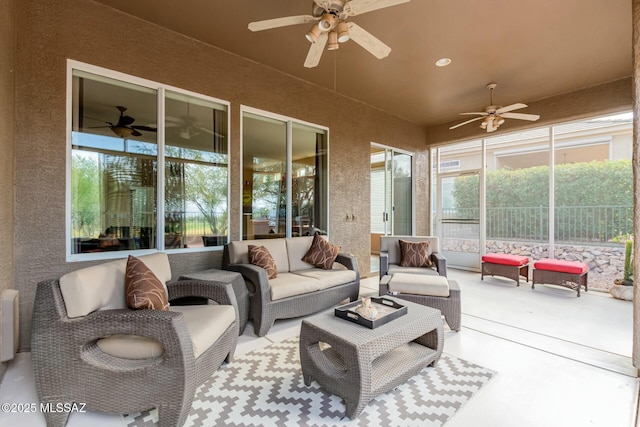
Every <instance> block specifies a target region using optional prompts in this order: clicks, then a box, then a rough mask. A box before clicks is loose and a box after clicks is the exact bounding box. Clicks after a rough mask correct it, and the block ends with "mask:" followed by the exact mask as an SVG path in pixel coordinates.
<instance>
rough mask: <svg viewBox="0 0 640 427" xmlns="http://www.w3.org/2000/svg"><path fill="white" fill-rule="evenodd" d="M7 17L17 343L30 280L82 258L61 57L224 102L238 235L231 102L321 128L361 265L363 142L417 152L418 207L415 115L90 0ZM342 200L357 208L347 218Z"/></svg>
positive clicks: (422, 184) (337, 211) (424, 173)
mask: <svg viewBox="0 0 640 427" xmlns="http://www.w3.org/2000/svg"><path fill="white" fill-rule="evenodd" d="M220 19H223V17H221V18H220ZM17 24H18V34H17V45H18V46H19V49H18V50H17V51H16V59H17V74H16V75H17V77H16V95H17V96H16V129H17V130H16V139H17V140H18V141H20V143H19V144H17V146H16V152H15V158H16V164H17V168H16V181H17V183H16V187H15V191H16V206H15V213H16V218H17V219H16V229H15V234H16V236H17V238H16V242H15V252H16V263H15V282H16V287H17V288H18V289H19V290H20V292H21V296H20V301H21V349H23V350H24V349H27V348H29V346H30V326H31V322H30V320H31V310H32V304H33V297H34V293H35V288H36V284H37V283H38V282H39V281H41V280H43V279H46V278H52V277H58V276H60V275H61V274H63V273H66V272H68V271H72V270H75V269H78V268H81V267H84V266H86V265H89V263H66V262H65V120H66V111H65V102H66V98H65V96H66V86H65V85H66V64H67V62H66V61H67V58H70V59H74V60H78V61H82V62H86V63H89V64H93V65H98V66H101V67H105V68H109V69H113V70H116V71H120V72H124V73H128V74H131V75H134V76H138V77H143V78H146V79H149V80H153V81H157V82H161V83H166V84H170V85H173V86H176V87H180V88H183V89H188V90H191V91H194V92H198V93H202V94H206V95H209V96H213V97H216V98H221V99H225V100H228V101H230V102H231V109H230V113H231V132H230V134H231V195H232V198H231V202H232V204H231V212H230V214H231V215H230V218H231V227H230V232H231V237H232V238H234V239H237V238H239V235H240V234H239V224H240V203H241V197H240V190H241V189H240V177H239V173H240V156H239V153H240V105H241V104H243V105H248V106H251V107H255V108H260V109H264V110H267V111H271V112H274V113H278V114H282V115H286V116H290V117H293V118H296V119H300V120H304V121H308V122H312V123H317V124H319V125H323V126H327V127H329V129H330V166H329V167H330V176H329V178H330V188H329V191H330V193H329V194H330V196H329V197H330V198H329V206H330V228H329V233H330V237H331V240H332V241H333V242H334V243H336V244H339V245H341V246H342V247H343V248H344V250H345V251H348V252H351V253H354V254H355V255H356V256H357V257H358V261H359V264H360V271H361V274H363V275H367V274H368V272H369V271H368V270H369V245H370V241H369V197H370V196H369V192H370V190H369V184H368V182H369V181H368V178H369V152H370V150H369V148H370V143H371V142H373V141H375V142H377V143H380V144H386V145H390V146H394V147H398V148H403V149H407V150H412V151H415V152H416V159H417V160H418V165H419V166H418V170H417V171H416V176H417V188H416V194H417V195H418V197H417V201H416V205H417V210H418V212H428V209H427V207H428V203H427V200H428V197H427V196H428V188H429V186H428V167H427V163H423V162H426V160H427V154H426V151H425V150H426V145H425V130H424V129H423V128H421V127H419V126H416V125H414V124H411V123H408V122H406V121H403V120H400V119H398V118H396V117H393V116H390V115H388V114H385V113H383V112H381V111H378V110H375V109H372V108H370V107H368V106H366V105H364V104H361V103H358V102H354V101H352V100H350V99H347V98H345V97H342V96H340V95H339V94H336V93H334V92H332V91H329V90H325V89H322V88H319V87H317V86H313V85H310V84H307V83H304V82H302V81H300V80H298V79H294V78H291V77H289V76H287V75H285V74H282V73H280V72H278V71H275V70H273V69H270V68H267V67H264V66H261V65H259V64H256V63H254V62H252V61H248V60H245V59H243V58H240V57H238V56H236V55H232V54H229V53H227V52H224V51H222V50H220V49H217V48H215V47H212V46H209V45H206V44H203V43H200V42H197V41H194V40H192V39H188V38H186V37H182V36H180V35H178V34H176V33H173V32H170V31H167V30H164V29H162V28H159V27H157V26H155V25H151V24H148V23H146V22H144V21H141V20H138V19H136V18H133V17H131V16H128V15H124V14H122V13H120V12H117V11H115V10H112V9H109V8H107V7H104V6H102V5H100V4H97V3H94V2H92V1H89V0H39V1H35V0H23V1H21V2H19V3H18V4H17ZM212 25H215V22H212ZM3 27H4V26H3ZM3 31H4V30H3ZM3 87H4V83H3ZM345 118H348V119H345ZM9 157H10V156H9ZM3 197H4V196H3ZM345 210H347V211H349V212H352V213H353V214H354V215H355V216H356V218H357V219H356V220H355V221H349V222H347V221H346V220H345V219H344V216H343V215H342V213H344V211H345ZM417 219H418V222H417V232H418V233H425V232H426V230H427V223H428V218H427V215H417ZM170 260H171V264H172V270H173V273H174V276H177V275H179V274H181V273H185V272H188V271H193V270H196V269H203V268H210V267H215V266H218V265H219V253H216V254H212V253H210V252H209V253H201V254H179V255H172V256H171V257H170ZM3 262H4V261H3Z"/></svg>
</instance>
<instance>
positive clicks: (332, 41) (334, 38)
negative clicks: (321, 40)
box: [327, 31, 340, 50]
mask: <svg viewBox="0 0 640 427" xmlns="http://www.w3.org/2000/svg"><path fill="white" fill-rule="evenodd" d="M339 47H340V45H339V44H338V33H336V32H335V31H331V32H330V33H329V41H328V42H327V50H336V49H338V48H339Z"/></svg>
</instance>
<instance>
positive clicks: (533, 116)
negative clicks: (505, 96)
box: [500, 113, 540, 122]
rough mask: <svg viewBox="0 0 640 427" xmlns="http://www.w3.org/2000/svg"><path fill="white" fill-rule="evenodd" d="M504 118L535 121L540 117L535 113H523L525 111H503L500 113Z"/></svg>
mask: <svg viewBox="0 0 640 427" xmlns="http://www.w3.org/2000/svg"><path fill="white" fill-rule="evenodd" d="M500 115H501V116H502V117H504V118H505V119H520V120H530V121H532V122H535V121H536V120H538V119H539V118H540V116H539V115H537V114H525V113H504V114H500Z"/></svg>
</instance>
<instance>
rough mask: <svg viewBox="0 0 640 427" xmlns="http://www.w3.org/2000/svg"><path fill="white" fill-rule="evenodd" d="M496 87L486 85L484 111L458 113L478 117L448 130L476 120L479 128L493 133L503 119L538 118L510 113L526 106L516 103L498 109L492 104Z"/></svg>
mask: <svg viewBox="0 0 640 427" xmlns="http://www.w3.org/2000/svg"><path fill="white" fill-rule="evenodd" d="M497 86H498V84H497V83H489V84H488V85H487V89H489V93H490V104H491V105H489V106H488V107H486V108H485V109H484V111H483V112H471V113H460V115H463V116H466V115H478V116H480V117H475V118H473V119H471V120H467V121H465V122H462V123H458V124H457V125H454V126H451V127H450V128H449V129H455V128H458V127H460V126H464V125H466V124H467V123H472V122H475V121H476V120H482V123H480V127H481V128H482V129H486V130H487V132H493V131H495V130H496V129H498V127H500V125H501V124H503V123H504V119H519V120H529V121H532V122H535V121H536V120H538V119H539V118H540V116H539V115H537V114H525V113H511V111H514V110H519V109H521V108H526V107H527V104H522V103H517V104H511V105H507V106H506V107H500V106H498V105H494V104H493V90H494V89H495V88H496V87H497Z"/></svg>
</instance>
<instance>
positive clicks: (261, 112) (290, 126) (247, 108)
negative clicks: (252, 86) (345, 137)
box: [238, 105, 331, 239]
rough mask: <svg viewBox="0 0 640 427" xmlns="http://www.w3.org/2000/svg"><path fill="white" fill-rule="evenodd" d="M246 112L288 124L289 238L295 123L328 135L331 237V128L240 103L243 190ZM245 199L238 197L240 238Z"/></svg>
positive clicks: (327, 213) (327, 209)
mask: <svg viewBox="0 0 640 427" xmlns="http://www.w3.org/2000/svg"><path fill="white" fill-rule="evenodd" d="M245 113H248V114H254V115H258V116H262V117H265V118H268V119H273V120H278V121H281V122H283V123H285V124H286V132H287V134H286V159H287V165H286V176H287V181H286V183H287V190H286V197H287V216H286V226H285V230H286V232H285V235H286V237H287V238H289V237H292V236H291V225H292V215H291V206H292V201H291V197H292V196H291V172H292V162H291V154H292V149H293V124H294V123H296V124H300V125H304V126H309V127H313V128H316V129H319V130H322V131H324V132H325V133H326V137H327V154H326V155H327V188H326V193H327V206H326V216H327V230H326V231H327V237H329V235H330V231H329V230H330V229H331V208H330V206H331V203H329V195H330V194H331V193H330V191H329V189H330V180H331V172H330V171H331V157H330V156H331V150H330V144H331V138H330V133H329V128H328V127H326V126H322V125H319V124H316V123H312V122H308V121H305V120H300V119H296V118H293V117H289V116H284V115H281V114H277V113H272V112H270V111H266V110H261V109H258V108H254V107H250V106H247V105H240V173H239V175H240V178H239V181H238V183H239V184H240V189H241V191H242V188H243V182H244V167H243V163H242V162H243V159H244V115H245ZM242 203H243V200H242V197H239V198H238V207H239V214H238V221H239V224H240V227H239V231H240V236H239V239H242V236H243V231H244V230H243V229H242V215H243V214H242V207H243V205H242Z"/></svg>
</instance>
